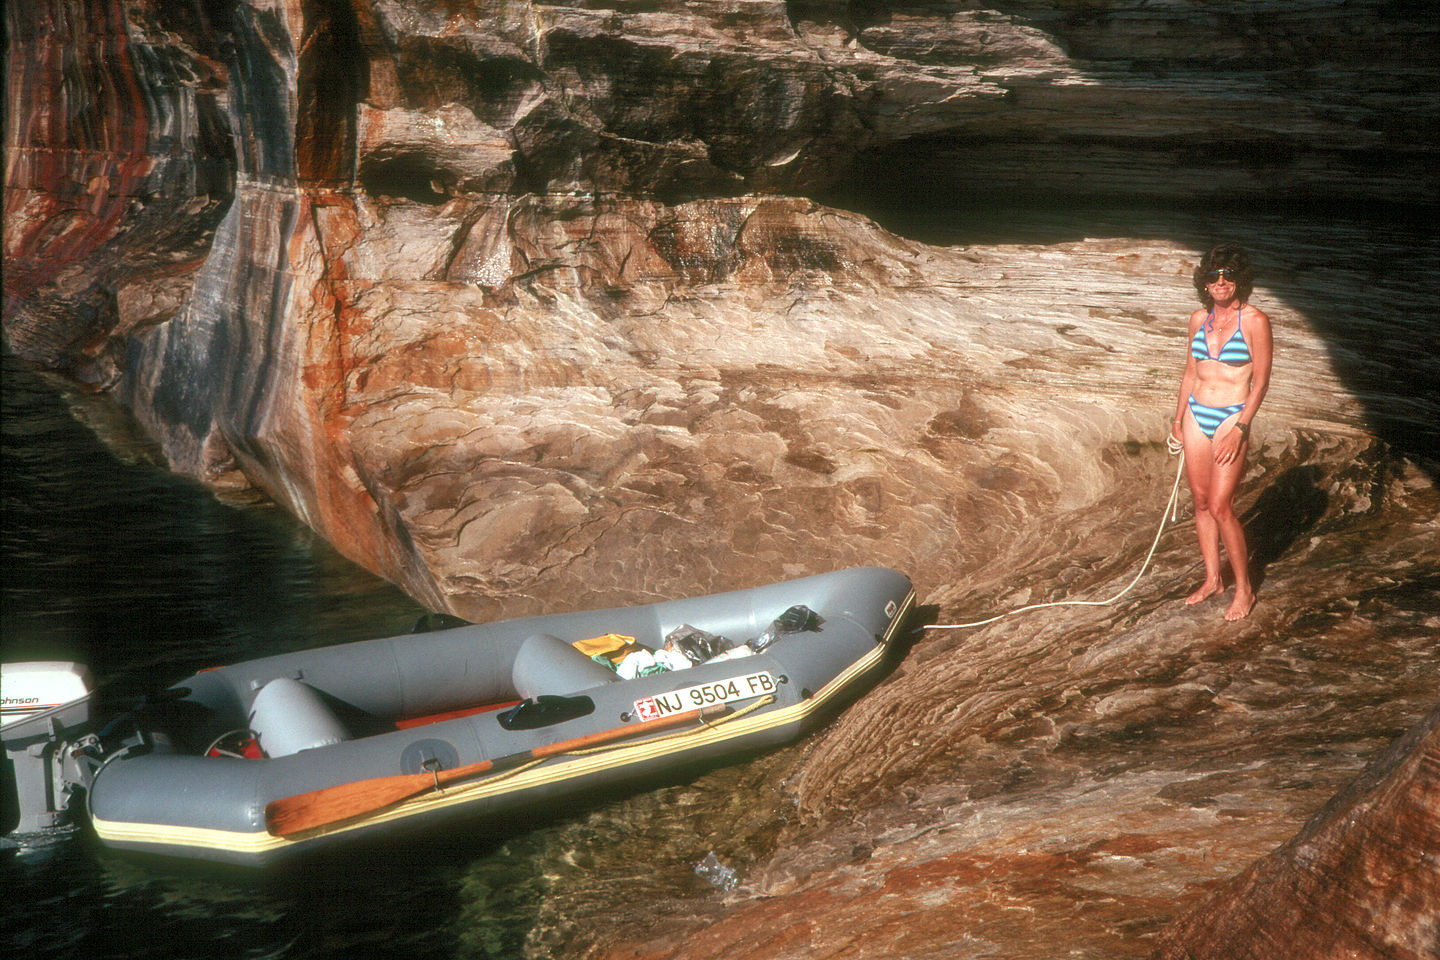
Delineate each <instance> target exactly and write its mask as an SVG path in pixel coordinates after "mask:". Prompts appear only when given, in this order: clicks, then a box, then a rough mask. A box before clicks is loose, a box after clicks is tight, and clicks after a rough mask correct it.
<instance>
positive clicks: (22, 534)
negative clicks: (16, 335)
mask: <svg viewBox="0 0 1440 960" xmlns="http://www.w3.org/2000/svg"><path fill="white" fill-rule="evenodd" d="M3 399H4V408H3V428H4V431H3V433H4V444H3V457H4V458H3V465H0V476H3V478H4V480H3V496H4V529H3V538H0V543H3V548H0V549H3V554H0V564H3V570H4V592H3V606H0V617H3V627H0V629H3V634H0V637H3V643H4V657H5V659H6V660H10V661H13V660H22V659H73V660H78V661H81V662H85V663H88V664H89V665H90V666H91V668H92V671H93V672H94V674H95V679H96V681H97V682H100V683H107V684H111V685H112V689H115V690H118V691H122V692H139V691H143V690H144V689H146V688H150V687H154V686H157V685H164V684H167V683H169V682H173V681H174V680H177V679H180V678H182V677H184V676H187V675H189V674H190V673H192V672H194V671H195V670H196V669H198V668H201V667H204V666H207V665H213V664H219V663H225V662H229V661H233V660H237V659H244V658H248V657H254V656H260V655H264V654H268V653H273V652H278V651H281V650H286V649H294V648H302V647H309V646H315V645H320V644H328V643H337V642H342V641H346V640H354V639H361V638H365V637H372V636H379V635H384V634H394V633H401V632H404V631H406V630H408V629H410V628H411V627H412V626H413V625H414V623H415V621H416V619H417V617H418V616H419V615H420V614H422V613H424V612H425V611H423V610H422V609H421V608H419V607H417V606H416V605H415V603H414V602H413V601H411V600H410V599H409V598H407V597H406V596H405V595H404V594H402V593H401V592H400V591H398V590H397V589H395V588H394V587H393V586H391V585H390V584H388V583H385V582H383V581H381V580H378V579H376V578H374V577H372V576H370V575H369V574H368V573H366V572H364V571H362V570H360V569H359V568H357V567H355V566H354V565H353V564H351V563H349V562H348V561H346V560H344V559H343V558H341V557H340V556H338V555H337V554H336V553H335V552H334V551H333V550H332V549H330V547H329V546H328V545H326V544H325V543H324V542H322V541H321V540H319V539H318V538H316V537H315V536H314V535H313V534H311V533H310V532H309V531H308V530H307V529H306V528H304V527H302V526H300V525H299V524H297V523H296V522H295V521H293V520H292V519H290V518H289V517H288V516H286V515H285V514H283V513H282V512H281V511H280V510H278V509H277V508H275V507H273V506H269V505H265V504H259V505H256V504H250V505H246V506H243V507H241V506H228V505H226V504H224V503H221V502H219V501H218V500H216V499H215V497H214V496H213V495H211V494H210V493H208V492H207V491H205V490H203V489H202V488H200V487H199V486H198V485H196V484H193V483H190V482H187V481H184V480H181V479H178V478H176V477H174V476H171V475H169V474H167V473H164V472H163V471H161V470H160V469H158V468H157V466H156V458H155V456H154V454H153V452H152V451H151V450H150V449H149V448H148V446H147V445H146V444H145V443H144V442H143V441H142V440H140V439H139V438H138V437H137V436H136V435H135V434H134V433H133V431H132V430H130V428H129V427H128V426H127V424H126V423H125V421H124V420H123V419H122V418H121V417H120V416H119V415H118V414H117V413H116V412H115V411H113V409H110V408H108V407H106V406H104V405H102V404H96V403H90V404H85V403H83V402H82V403H81V405H80V406H78V407H75V408H74V412H72V404H69V403H67V402H66V401H65V400H64V399H63V398H62V397H61V396H60V395H59V394H58V393H57V392H56V391H55V390H54V389H53V388H52V387H51V386H50V385H49V384H48V383H46V382H43V381H42V380H41V379H40V378H38V377H37V376H36V375H35V374H33V373H31V372H29V371H28V370H27V369H26V368H25V367H24V366H23V365H22V364H21V363H19V362H18V361H17V360H15V359H14V358H13V357H9V356H6V357H5V358H4V380H3ZM77 413H78V414H79V415H80V416H84V417H85V418H86V419H87V420H88V421H90V423H91V426H86V425H85V424H82V423H81V422H79V421H78V420H77V417H76V414H77ZM97 432H98V433H100V434H102V435H104V436H105V437H106V439H107V441H108V445H107V444H105V443H102V442H101V441H100V439H99V438H98V437H97ZM112 449H113V451H116V452H112ZM542 840H543V838H539V839H536V840H535V841H533V843H540V842H542ZM527 842H530V841H527V840H526V838H525V837H523V836H522V837H520V838H519V839H518V840H515V841H514V842H512V843H511V844H510V845H509V846H501V845H498V844H496V843H494V842H493V841H488V840H486V839H485V838H479V837H477V838H458V842H457V838H454V837H450V838H447V839H446V842H445V844H444V845H443V846H432V847H426V846H423V845H422V846H411V847H408V848H390V849H382V850H376V851H370V852H368V853H367V854H366V855H365V856H364V857H362V858H360V859H358V860H348V861H346V862H342V863H331V864H324V863H321V864H314V865H310V866H308V867H307V868H305V870H304V871H303V872H293V871H292V872H290V873H286V874H280V875H256V874H252V873H245V872H240V871H235V870H220V869H218V868H196V867H193V866H189V865H177V864H175V863H173V862H169V861H159V860H143V859H136V858H134V857H122V856H118V855H115V854H112V853H109V852H107V851H104V850H103V849H101V848H100V847H99V846H98V845H97V844H95V843H94V842H92V840H91V839H90V838H87V837H84V836H81V837H79V838H77V839H73V840H71V841H69V842H66V843H63V844H60V845H56V846H54V847H51V848H48V849H45V850H38V851H31V852H27V853H23V854H22V853H17V852H16V851H15V850H13V849H6V850H3V851H0V879H3V886H4V889H5V894H4V896H3V898H0V931H3V933H0V945H3V946H0V951H3V953H4V954H5V955H6V956H11V957H19V956H25V957H35V958H50V957H86V958H89V957H106V958H109V957H115V958H122V957H124V958H130V957H137V958H138V957H163V958H167V960H177V958H187V957H197V958H198V957H206V958H209V957H256V958H260V957H282V956H283V957H327V956H336V957H339V956H344V957H348V958H355V957H365V956H384V955H397V956H406V957H430V956H436V957H455V956H465V957H491V956H493V957H514V956H518V955H519V954H520V952H521V941H522V940H523V938H524V937H525V935H526V933H527V930H528V928H529V925H530V921H529V918H530V917H532V916H533V913H534V902H535V899H536V896H537V892H536V891H537V889H538V888H537V885H536V884H537V881H536V879H535V878H536V875H537V872H538V868H537V867H536V866H535V863H536V858H535V856H534V855H533V854H532V853H531V852H530V849H531V848H530V847H527V845H526V844H527ZM467 844H468V845H469V846H468V848H467Z"/></svg>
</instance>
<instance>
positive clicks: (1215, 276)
mask: <svg viewBox="0 0 1440 960" xmlns="http://www.w3.org/2000/svg"><path fill="white" fill-rule="evenodd" d="M1238 276H1240V271H1239V270H1236V269H1235V268H1234V267H1225V268H1224V269H1223V270H1211V271H1209V272H1208V273H1206V274H1205V282H1206V283H1214V282H1215V281H1216V280H1219V279H1220V278H1221V277H1224V278H1225V279H1226V280H1234V279H1235V278H1236V277H1238Z"/></svg>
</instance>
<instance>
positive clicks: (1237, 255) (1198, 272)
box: [1195, 243, 1255, 310]
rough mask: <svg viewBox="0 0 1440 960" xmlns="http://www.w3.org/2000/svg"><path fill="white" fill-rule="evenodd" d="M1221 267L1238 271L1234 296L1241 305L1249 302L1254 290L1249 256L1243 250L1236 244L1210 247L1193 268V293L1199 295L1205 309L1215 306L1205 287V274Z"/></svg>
mask: <svg viewBox="0 0 1440 960" xmlns="http://www.w3.org/2000/svg"><path fill="white" fill-rule="evenodd" d="M1221 267H1232V268H1234V269H1235V270H1237V271H1239V274H1240V275H1239V276H1238V277H1236V278H1235V296H1236V297H1237V298H1239V300H1240V302H1241V303H1248V302H1249V301H1250V292H1251V291H1252V290H1254V289H1255V275H1254V273H1253V272H1252V271H1251V267H1250V255H1249V254H1248V253H1246V252H1245V248H1244V247H1242V246H1240V244H1238V243H1222V244H1220V245H1219V246H1216V247H1211V248H1210V249H1209V250H1208V251H1207V252H1206V254H1205V256H1203V257H1201V258H1200V265H1199V266H1198V267H1196V268H1195V292H1196V293H1198V294H1199V295H1200V302H1201V303H1203V304H1205V308H1206V309H1207V310H1208V309H1211V308H1213V307H1214V306H1215V298H1214V297H1212V296H1210V291H1209V290H1207V289H1206V286H1205V274H1207V273H1209V272H1210V271H1211V270H1218V269H1220V268H1221Z"/></svg>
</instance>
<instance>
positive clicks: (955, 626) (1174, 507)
mask: <svg viewBox="0 0 1440 960" xmlns="http://www.w3.org/2000/svg"><path fill="white" fill-rule="evenodd" d="M1165 449H1166V450H1168V451H1169V452H1170V455H1171V456H1174V455H1175V454H1178V453H1181V452H1183V451H1184V449H1185V448H1184V446H1183V445H1181V444H1180V443H1178V442H1177V441H1176V440H1175V438H1174V437H1173V436H1171V437H1167V438H1166V441H1165ZM1184 475H1185V458H1184V457H1181V458H1180V464H1179V466H1177V467H1176V468H1175V484H1174V486H1172V487H1171V488H1170V499H1169V500H1167V501H1166V502H1165V509H1164V510H1162V511H1161V513H1160V526H1159V527H1158V528H1157V529H1156V530H1155V540H1154V542H1153V543H1151V544H1150V552H1149V553H1147V554H1146V555H1145V562H1144V563H1142V564H1141V565H1140V572H1139V573H1137V574H1135V579H1133V580H1131V581H1130V583H1129V584H1128V585H1126V587H1125V589H1124V590H1121V591H1120V592H1119V593H1117V594H1115V596H1113V597H1108V598H1106V599H1104V600H1053V601H1051V602H1049V603H1032V604H1029V605H1028V606H1024V607H1016V608H1015V609H1014V610H1007V611H1005V612H1004V613H1002V614H999V615H998V616H994V617H991V618H989V619H988V620H976V621H974V622H973V623H937V624H932V625H931V626H929V627H926V629H927V630H961V629H964V628H967V627H983V626H985V624H987V623H994V622H995V621H996V620H1003V619H1005V618H1006V617H1013V616H1014V615H1015V614H1017V613H1024V612H1026V611H1027V610H1039V609H1041V608H1042V607H1104V606H1109V605H1110V604H1112V603H1114V602H1115V601H1116V600H1119V599H1120V598H1121V597H1123V596H1125V594H1127V593H1129V592H1130V591H1131V589H1132V588H1133V587H1134V586H1135V584H1137V583H1139V582H1140V578H1141V577H1143V576H1144V575H1145V571H1146V570H1147V569H1148V568H1149V566H1150V561H1151V560H1152V559H1154V557H1155V549H1156V548H1157V547H1159V546H1160V534H1162V533H1164V532H1165V520H1166V517H1167V515H1168V517H1169V519H1170V522H1171V523H1174V522H1175V521H1176V520H1178V519H1179V516H1180V478H1181V477H1183V476H1184Z"/></svg>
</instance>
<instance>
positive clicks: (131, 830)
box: [93, 591, 915, 855]
mask: <svg viewBox="0 0 1440 960" xmlns="http://www.w3.org/2000/svg"><path fill="white" fill-rule="evenodd" d="M914 602H915V593H914V591H911V592H910V593H909V594H908V595H907V596H906V597H905V601H904V602H903V603H902V604H901V605H900V609H899V610H898V611H897V613H896V615H895V616H894V617H892V618H891V620H890V625H889V626H888V627H887V628H886V631H885V635H884V637H883V638H882V640H881V642H880V643H879V644H877V645H876V646H875V648H874V649H872V650H871V651H870V652H868V653H867V654H866V655H865V656H863V657H861V658H860V659H858V660H856V661H855V662H854V663H852V664H851V665H850V666H849V667H847V668H846V669H845V670H843V671H841V672H840V673H839V674H837V675H836V676H835V677H834V678H833V679H832V680H831V681H830V682H829V683H827V684H825V686H823V687H821V688H820V689H819V690H818V691H816V693H815V694H814V695H813V696H811V697H810V698H809V699H807V700H801V701H799V702H798V703H795V704H792V705H790V706H788V707H781V708H780V709H778V710H769V711H761V712H758V713H753V714H749V715H741V716H737V717H735V718H733V719H731V720H729V721H723V720H722V721H720V722H717V723H710V724H706V725H704V726H700V727H695V728H692V729H689V730H682V731H679V732H676V733H666V734H661V735H660V736H658V737H653V738H650V739H648V740H642V741H639V742H637V743H633V744H620V745H617V746H616V747H614V749H610V750H605V751H599V752H596V753H591V754H579V755H577V754H563V755H561V756H560V757H556V758H551V759H550V760H549V762H546V763H543V764H539V765H536V766H534V767H524V768H521V769H520V770H518V771H514V772H511V773H507V774H501V775H499V776H495V777H488V778H484V779H480V780H476V781H474V782H473V783H465V784H460V785H458V786H453V787H448V788H446V789H444V790H442V791H441V792H439V793H429V794H425V795H423V796H420V797H416V798H414V799H412V800H407V801H405V802H404V803H400V804H397V805H395V806H393V807H389V808H387V809H385V810H382V811H380V812H379V813H376V814H374V815H371V816H366V817H364V818H359V819H355V820H350V821H345V822H342V823H339V824H335V825H333V826H327V827H321V828H319V829H316V830H312V831H307V832H306V833H304V834H301V835H299V836H298V837H274V836H271V835H270V834H269V833H268V832H267V831H266V830H264V829H263V828H262V829H260V830H257V831H238V830H216V829H211V828H207V827H186V826H180V825H177V824H168V823H137V822H125V821H116V820H102V819H100V818H98V817H96V818H94V819H93V824H94V827H95V832H96V833H97V834H98V835H99V836H100V837H101V838H102V839H104V840H107V841H110V842H113V843H117V844H145V845H149V846H170V847H204V848H208V849H213V850H219V851H228V852H232V853H241V854H249V855H259V854H264V853H268V852H270V851H273V850H277V849H279V848H282V847H287V846H290V845H292V844H295V843H304V842H306V841H307V840H312V839H314V838H316V837H321V836H328V835H331V834H338V833H347V832H349V831H351V830H358V829H360V828H362V827H370V826H374V825H376V824H381V823H389V822H392V821H396V820H403V819H405V818H407V817H411V816H415V815H416V814H419V813H424V812H428V811H431V810H442V809H445V808H447V807H452V806H455V805H457V804H462V803H470V802H473V801H475V800H477V799H480V798H483V797H491V796H500V795H503V794H506V793H511V792H516V791H521V790H528V789H532V788H535V787H541V786H545V785H547V784H552V783H556V782H559V781H562V780H569V779H573V778H577V777H583V776H587V775H589V774H595V773H602V772H604V771H606V770H610V769H613V768H616V767H624V766H628V765H630V764H635V763H641V762H643V761H646V760H652V759H655V758H657V757H663V756H666V755H668V754H675V753H681V752H684V751H689V750H694V749H697V748H700V747H706V746H710V745H712V744H717V743H723V742H724V741H726V740H733V739H736V738H738V737H744V736H748V735H750V734H753V733H758V732H760V731H763V730H769V729H771V728H774V727H779V726H784V725H786V724H790V723H794V722H796V721H798V720H802V719H804V718H805V717H806V716H808V715H809V714H811V713H814V712H816V711H818V710H820V709H821V708H822V707H824V705H825V703H826V701H827V700H829V699H831V698H833V697H834V696H836V695H837V694H839V693H841V692H842V691H843V690H844V689H845V688H846V687H847V686H849V685H850V684H851V683H853V682H854V681H855V680H856V679H858V678H859V677H860V676H861V675H863V674H864V673H866V672H867V671H869V670H870V669H871V668H872V667H874V666H875V665H877V664H878V663H879V662H880V661H881V660H882V659H884V657H885V655H886V652H887V649H888V648H889V645H890V642H891V641H892V640H893V639H894V636H895V633H896V631H898V630H899V628H900V625H901V624H902V623H903V622H904V621H905V617H906V615H907V614H908V613H909V612H910V608H911V607H912V606H913V605H914ZM556 761H559V762H556Z"/></svg>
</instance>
